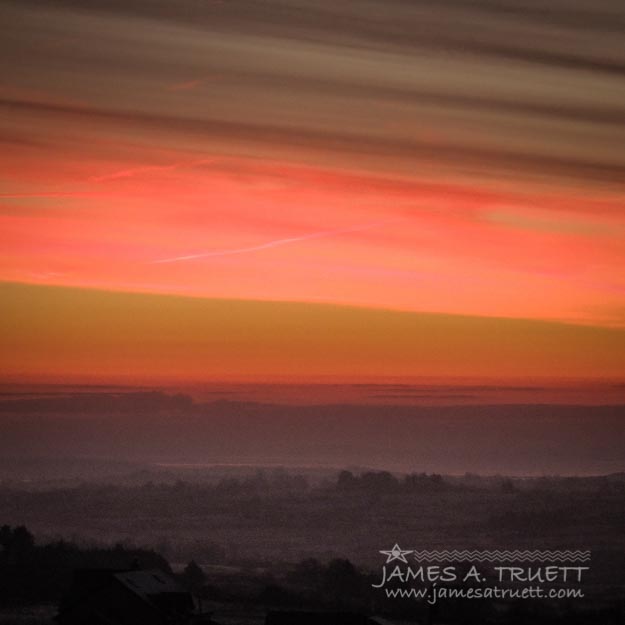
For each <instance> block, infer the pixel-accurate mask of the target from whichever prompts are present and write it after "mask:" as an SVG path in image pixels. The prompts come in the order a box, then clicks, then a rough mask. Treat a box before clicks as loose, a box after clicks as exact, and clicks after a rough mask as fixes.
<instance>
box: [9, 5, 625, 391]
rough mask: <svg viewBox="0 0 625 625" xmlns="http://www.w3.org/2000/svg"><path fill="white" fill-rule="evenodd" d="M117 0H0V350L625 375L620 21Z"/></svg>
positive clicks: (205, 367) (203, 362)
mask: <svg viewBox="0 0 625 625" xmlns="http://www.w3.org/2000/svg"><path fill="white" fill-rule="evenodd" d="M129 4H130V5H132V7H133V8H132V10H131V9H130V8H129V6H127V5H128V3H126V4H124V3H111V4H110V5H109V6H108V7H107V8H106V10H104V9H102V10H96V9H93V10H92V11H87V10H84V11H81V10H78V9H76V8H73V7H72V5H71V3H63V2H61V3H56V4H55V3H45V2H44V3H43V4H41V5H36V6H35V5H31V4H30V3H28V2H25V3H24V4H23V5H7V6H5V7H3V8H2V9H1V13H0V17H1V18H2V19H0V23H2V24H3V25H4V27H3V29H4V30H3V33H0V34H2V37H0V41H1V42H2V43H0V52H1V53H2V54H3V58H5V60H6V61H7V63H5V70H4V72H7V73H6V74H5V75H3V76H2V77H0V78H2V80H0V107H1V109H2V111H3V115H2V117H1V120H0V141H1V142H2V144H3V149H2V151H0V239H1V246H0V280H1V281H3V282H4V283H5V284H4V286H3V291H4V293H5V294H6V297H7V298H9V306H8V307H5V313H4V315H5V316H8V321H9V323H8V324H6V323H5V324H3V327H4V330H3V334H2V343H3V347H6V348H7V350H9V351H8V352H5V353H9V354H11V356H10V357H8V360H5V361H4V362H3V365H2V367H3V368H2V374H4V375H7V376H11V375H13V376H19V375H23V376H31V377H32V376H42V377H45V375H46V374H47V373H52V372H53V373H54V374H55V375H56V374H58V375H61V376H62V375H66V376H69V377H71V376H77V375H79V374H80V373H81V372H84V370H85V369H89V370H90V371H91V372H92V373H93V375H94V376H96V377H97V375H102V376H111V375H113V374H114V373H115V372H119V375H121V376H127V377H133V376H135V377H137V376H138V377H142V376H143V375H144V374H145V375H146V376H148V377H149V376H150V375H153V376H156V377H158V376H170V377H172V376H173V377H175V378H177V379H182V378H185V377H192V378H198V377H202V375H206V376H209V377H219V376H222V377H230V376H237V375H240V376H244V375H248V374H252V375H270V376H271V375H275V376H279V375H287V374H290V373H292V374H293V375H297V376H300V377H305V376H307V375H310V376H317V375H323V374H324V373H327V374H329V375H341V376H359V375H381V376H394V375H400V376H411V375H428V374H431V375H474V374H475V375H493V374H501V375H510V376H513V375H530V374H536V375H547V376H555V377H557V376H569V375H574V376H575V375H583V376H592V377H600V376H604V375H609V376H619V375H622V374H623V373H625V366H624V362H623V357H622V354H624V353H625V349H623V338H622V337H623V332H625V312H624V311H625V212H624V211H623V208H624V205H623V197H624V189H625V187H624V184H623V180H625V158H624V156H623V151H622V145H623V140H624V139H625V131H624V124H623V120H624V119H625V90H624V89H623V85H622V80H621V76H619V75H618V72H615V70H614V69H613V63H614V62H615V61H614V58H616V57H617V56H618V54H621V53H620V52H618V47H617V46H616V42H617V38H616V35H615V34H614V33H612V32H611V31H610V29H609V28H608V29H607V30H606V32H601V33H597V32H595V33H592V34H593V37H589V38H588V39H586V38H585V35H584V34H583V33H582V31H580V30H579V25H576V24H575V23H574V21H573V22H571V21H569V22H566V21H563V22H562V23H559V22H558V21H557V19H555V18H554V20H555V21H554V23H553V24H552V25H551V28H552V31H551V32H547V33H545V34H547V35H549V34H551V35H558V36H553V37H546V38H544V40H543V43H538V42H536V40H533V43H532V44H531V45H529V44H528V41H529V39H528V37H529V34H531V33H535V32H536V29H543V28H547V26H545V25H544V24H543V25H538V24H534V25H533V26H532V28H533V30H532V29H529V27H528V26H527V24H526V23H525V22H523V21H508V17H506V15H505V14H499V13H496V14H493V15H491V16H490V17H489V19H492V20H493V22H492V23H493V24H497V25H498V28H495V29H492V30H490V29H489V28H487V27H486V24H487V23H489V22H488V20H486V19H485V18H484V15H483V13H480V20H477V21H476V20H475V19H473V18H472V17H471V15H470V14H465V13H463V12H462V11H460V10H459V9H457V7H456V8H455V9H454V7H440V6H439V5H438V4H437V3H431V4H427V3H426V5H427V7H428V8H427V10H426V9H423V13H420V14H417V13H413V12H412V9H411V8H410V7H408V6H402V5H393V7H392V9H391V8H389V9H388V11H389V12H388V15H387V17H386V18H385V20H386V21H385V22H384V23H385V28H386V30H384V29H380V30H379V31H378V30H376V29H378V28H381V27H380V26H379V21H376V19H377V18H376V16H375V12H373V13H372V14H371V15H364V14H363V15H360V16H359V20H357V21H354V20H352V19H351V18H352V17H353V16H351V17H350V15H349V11H350V10H352V9H350V8H349V7H336V6H334V4H333V3H321V4H319V3H317V5H315V6H313V5H310V6H309V5H308V4H307V3H303V5H305V7H306V8H305V9H303V8H302V9H301V11H300V12H296V13H293V15H291V16H290V17H285V16H284V15H283V14H282V13H280V12H279V11H277V9H276V7H274V6H273V4H272V3H267V5H266V6H263V7H255V8H254V9H253V10H254V11H258V15H253V16H250V19H247V20H242V19H241V18H240V17H239V16H238V14H237V12H236V10H235V9H236V7H234V8H232V7H230V6H225V4H228V5H230V3H225V4H224V5H223V6H222V4H216V3H215V4H214V6H212V4H213V3H211V6H207V7H204V8H199V7H198V6H197V4H194V5H193V6H194V7H195V8H194V9H193V10H194V11H198V13H197V14H193V15H192V16H191V19H190V20H189V15H188V14H187V13H184V12H183V11H181V13H177V10H176V9H174V8H171V7H170V6H168V5H167V3H153V7H152V8H151V9H146V8H145V5H144V3H141V2H138V3H134V4H133V3H129ZM234 4H236V3H234ZM426 5H424V6H426ZM371 6H373V5H371ZM320 7H322V8H323V10H322V9H321V8H320ZM189 10H191V9H189ZM476 10H477V9H476ZM489 10H491V9H488V8H484V7H482V8H481V9H480V11H482V12H483V11H489ZM149 11H153V13H150V12H149ZM307 11H310V15H309V14H308V13H307ZM316 11H320V12H319V13H318V14H317V13H316ZM454 11H456V12H455V13H454ZM334 12H337V13H336V15H335V14H334ZM342 12H346V13H345V14H343V13H342ZM450 12H451V13H450ZM252 18H253V19H252ZM450 18H453V19H450ZM368 19H370V20H371V24H370V28H368V29H367V28H365V27H364V26H363V27H362V28H360V27H359V26H358V25H359V24H360V25H361V26H362V25H363V24H365V23H366V22H367V20H368ZM282 20H286V21H284V22H283V21H282ZM289 20H291V21H289ZM463 20H464V22H463ZM465 22H466V23H465ZM463 23H465V25H467V24H471V25H472V29H473V30H472V31H471V32H473V35H474V37H475V38H474V39H471V37H469V35H467V34H466V33H467V30H466V29H463V28H462V25H463ZM411 24H412V25H413V26H415V28H416V25H420V26H423V25H424V24H425V25H427V24H429V25H430V30H427V29H426V30H424V31H423V32H422V33H421V38H419V37H417V38H415V39H414V40H413V39H412V38H411V37H412V35H411V34H410V33H411V32H413V31H414V28H413V29H412V31H411V28H410V25H411ZM594 28H600V27H599V26H598V25H595V27H594ZM601 28H603V27H601ZM606 28H607V27H606ZM528 29H529V30H528ZM419 32H421V30H419ZM425 32H432V33H433V34H435V35H436V37H434V38H433V39H432V40H430V39H428V38H427V37H426V36H425V34H424V33H425ZM303 35H306V36H303ZM599 39H601V40H602V41H603V44H602V46H603V47H601V46H597V44H596V43H593V42H595V41H597V40H599ZM570 41H575V42H576V45H575V46H572V45H570V44H569V42H570ZM441 42H447V43H445V45H444V46H442V47H441ZM476 42H478V43H480V45H479V46H478V45H477V43H476ZM613 44H614V45H613ZM528 45H529V47H528ZM506 46H507V47H506ZM540 46H543V48H544V49H543V48H541V47H540ZM528 50H529V52H528ZM615 55H616V56H615ZM619 58H620V57H619ZM7 68H8V69H7ZM16 285H23V286H21V287H19V288H18V286H16ZM25 285H31V286H28V287H27V286H25ZM36 285H40V286H39V287H37V286H36ZM44 286H45V287H75V288H77V289H78V290H63V289H60V288H44ZM80 289H84V290H85V291H84V292H81V291H80ZM98 290H100V291H101V292H102V293H101V294H100V295H96V293H97V291H98ZM115 292H117V294H115ZM121 293H125V294H128V295H122V294H121ZM132 293H142V294H161V295H163V296H166V297H163V298H161V299H158V298H157V299H149V298H148V299H145V298H144V299H141V298H138V296H137V298H135V299H132V297H131V295H130V294H132ZM172 296H187V297H191V298H193V299H190V300H183V299H180V298H178V297H172ZM98 298H99V299H98ZM201 301H204V303H202V304H200V303H198V302H201ZM183 302H184V303H183ZM227 302H230V303H227ZM259 302H272V303H273V304H271V305H267V306H264V305H262V304H260V303H259ZM287 302H291V303H299V304H300V305H294V304H287ZM148 303H149V306H148ZM100 306H101V308H100ZM136 306H139V307H140V309H141V310H140V313H136V311H135V308H136ZM202 306H204V308H202ZM76 310H82V311H83V312H82V313H81V315H85V316H88V317H90V319H89V320H86V319H84V318H83V317H82V316H81V317H80V318H78V319H73V316H74V315H77V314H78V313H76V312H75V311H76ZM190 311H192V312H190ZM224 311H228V312H227V313H225V312H224ZM398 311H403V312H405V313H410V314H408V315H407V316H402V315H399V314H398ZM135 314H136V315H137V316H136V317H135ZM229 314H233V315H235V319H234V320H230V321H231V323H232V325H229V323H230V321H229V322H228V323H226V321H225V320H224V319H226V318H227V317H228V315H229ZM187 315H190V317H188V316H187ZM224 315H225V317H224ZM432 315H433V316H432ZM454 316H456V317H454ZM434 320H436V321H434ZM514 320H516V321H514ZM534 322H535V323H534ZM544 322H554V323H553V325H544ZM185 324H188V325H185ZM223 324H225V325H223ZM431 324H435V326H436V328H437V329H436V330H433V329H432V328H433V326H432V325H431ZM436 324H440V325H436ZM220 328H221V329H220ZM255 333H257V334H255ZM242 335H243V338H241V336H242ZM213 354H215V355H217V356H218V357H217V358H215V359H211V357H210V355H213Z"/></svg>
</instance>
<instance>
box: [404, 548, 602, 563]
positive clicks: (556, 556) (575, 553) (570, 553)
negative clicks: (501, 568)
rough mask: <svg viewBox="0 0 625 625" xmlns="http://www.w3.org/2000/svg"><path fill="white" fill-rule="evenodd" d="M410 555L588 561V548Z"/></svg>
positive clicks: (415, 553) (419, 555) (447, 558)
mask: <svg viewBox="0 0 625 625" xmlns="http://www.w3.org/2000/svg"><path fill="white" fill-rule="evenodd" d="M412 557H413V558H414V559H415V560H417V561H418V562H461V561H465V560H471V561H477V562H510V561H523V562H589V561H590V551H588V550H569V549H567V550H550V549H547V550H533V551H530V550H525V551H522V550H519V549H515V550H507V549H505V550H502V551H500V550H494V551H493V550H487V551H482V550H480V551H477V550H474V551H469V550H466V549H465V550H460V551H459V550H456V549H453V550H443V551H427V550H425V551H419V550H415V551H413V555H412Z"/></svg>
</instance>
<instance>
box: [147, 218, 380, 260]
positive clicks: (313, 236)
mask: <svg viewBox="0 0 625 625" xmlns="http://www.w3.org/2000/svg"><path fill="white" fill-rule="evenodd" d="M389 221H391V220H386V221H376V222H374V223H369V224H363V225H361V226H354V227H352V228H339V229H336V230H325V231H322V232H313V233H312V234H306V235H303V236H300V237H289V238H288V239H277V240H275V241H268V242H267V243H262V244H261V245H253V246H251V247H240V248H235V249H232V250H221V251H215V252H202V253H200V254H189V255H188V256H174V257H173V258H163V259H161V260H153V261H152V264H162V263H178V262H182V261H185V260H196V259H198V258H213V257H216V256H231V255H233V254H247V253H249V252H259V251H261V250H266V249H269V248H272V247H280V246H282V245H290V244H291V243H299V242H300V241H309V240H310V239H321V238H324V237H332V236H337V235H340V234H348V233H350V232H358V231H359V230H368V229H369V228H375V227H376V226H380V225H382V224H385V223H388V222H389Z"/></svg>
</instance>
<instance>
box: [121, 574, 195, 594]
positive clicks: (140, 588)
mask: <svg viewBox="0 0 625 625" xmlns="http://www.w3.org/2000/svg"><path fill="white" fill-rule="evenodd" d="M114 577H115V579H116V580H118V581H119V582H121V583H122V584H123V585H124V586H125V587H126V588H128V589H129V590H131V591H132V592H134V593H136V594H138V595H140V596H141V597H143V598H148V597H153V596H154V595H160V594H165V593H167V594H169V593H186V592H187V591H186V590H185V589H184V588H182V586H180V584H178V582H177V581H176V580H175V579H174V578H173V577H171V576H170V575H167V574H166V573H163V572H162V571H160V570H158V569H152V570H148V571H122V572H120V573H115V574H114Z"/></svg>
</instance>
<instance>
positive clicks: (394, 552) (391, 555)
mask: <svg viewBox="0 0 625 625" xmlns="http://www.w3.org/2000/svg"><path fill="white" fill-rule="evenodd" d="M380 553H381V554H383V555H385V556H387V558H386V564H388V563H389V562H393V560H399V561H400V562H405V563H406V564H408V560H406V556H407V555H408V554H410V553H414V551H412V550H408V551H406V550H405V549H402V548H401V547H400V546H399V545H398V544H397V543H395V546H394V547H393V548H392V549H391V550H390V551H380Z"/></svg>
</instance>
